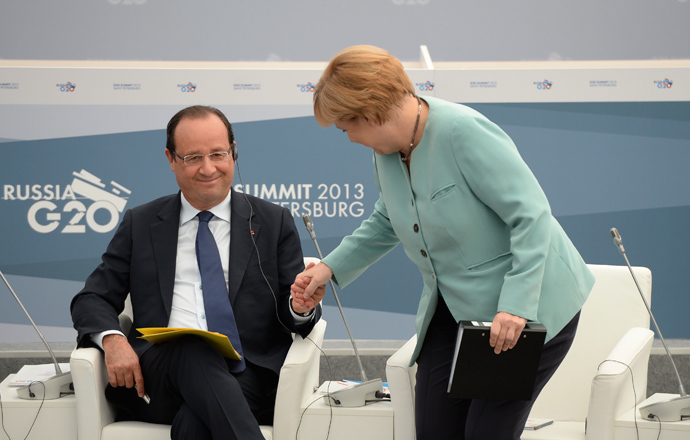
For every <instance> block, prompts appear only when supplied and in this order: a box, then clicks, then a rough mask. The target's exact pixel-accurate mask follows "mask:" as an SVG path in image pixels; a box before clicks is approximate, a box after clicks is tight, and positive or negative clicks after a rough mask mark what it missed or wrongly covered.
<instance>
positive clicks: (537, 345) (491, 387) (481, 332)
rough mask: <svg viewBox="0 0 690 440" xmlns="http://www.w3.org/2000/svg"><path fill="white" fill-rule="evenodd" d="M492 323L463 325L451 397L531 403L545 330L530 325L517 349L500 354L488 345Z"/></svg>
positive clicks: (455, 362) (449, 387) (451, 384)
mask: <svg viewBox="0 0 690 440" xmlns="http://www.w3.org/2000/svg"><path fill="white" fill-rule="evenodd" d="M490 326H491V322H478V321H462V322H461V323H460V325H459V328H458V339H457V342H456V345H455V357H454V358H453V364H452V367H451V368H452V369H451V374H450V381H449V382H448V394H449V395H450V396H451V397H455V398H462V399H490V400H531V399H532V390H533V388H534V381H535V379H536V375H537V368H538V366H539V359H540V357H541V351H542V348H543V347H544V340H545V338H546V328H545V327H544V326H543V325H541V324H534V323H528V324H527V325H526V326H525V329H524V330H523V331H522V334H521V335H520V340H519V341H518V343H517V344H515V347H513V348H512V349H510V350H508V351H503V352H501V354H496V353H494V349H493V348H491V346H490V345H489V336H490V335H489V331H490Z"/></svg>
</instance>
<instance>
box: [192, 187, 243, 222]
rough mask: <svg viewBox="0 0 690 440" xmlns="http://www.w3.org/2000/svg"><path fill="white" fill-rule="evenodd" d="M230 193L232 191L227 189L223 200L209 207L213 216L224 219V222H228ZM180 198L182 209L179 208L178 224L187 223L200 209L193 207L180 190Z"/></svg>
mask: <svg viewBox="0 0 690 440" xmlns="http://www.w3.org/2000/svg"><path fill="white" fill-rule="evenodd" d="M231 195H232V191H228V195H227V196H226V197H225V200H223V201H222V202H220V203H219V204H217V205H216V206H214V207H213V208H211V209H209V211H211V212H212V213H213V215H214V216H216V217H218V218H220V219H222V220H225V221H226V222H228V223H230V197H231ZM180 199H181V201H182V209H181V210H180V226H182V225H183V224H185V223H187V222H188V221H190V220H191V219H193V218H194V217H196V215H197V214H198V213H200V212H201V211H200V210H198V209H196V208H195V207H193V206H192V205H191V204H190V203H189V202H188V201H187V199H185V197H184V194H183V193H182V192H180Z"/></svg>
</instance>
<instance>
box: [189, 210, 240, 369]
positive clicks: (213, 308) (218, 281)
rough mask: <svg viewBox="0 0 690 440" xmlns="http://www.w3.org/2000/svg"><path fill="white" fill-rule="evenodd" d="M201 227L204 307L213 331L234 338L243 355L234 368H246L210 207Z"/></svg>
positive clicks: (198, 247) (202, 216)
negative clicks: (214, 233) (211, 226)
mask: <svg viewBox="0 0 690 440" xmlns="http://www.w3.org/2000/svg"><path fill="white" fill-rule="evenodd" d="M198 216H199V229H198V231H197V233H196V259H197V262H198V263H199V272H200V273H201V288H202V291H203V295H204V308H205V309H206V323H207V325H208V330H209V331H211V332H216V333H221V334H223V335H225V336H227V337H228V339H230V342H231V343H232V346H233V347H235V350H237V352H238V353H239V354H240V356H242V359H241V360H240V361H235V362H231V363H230V364H231V371H232V372H233V373H238V372H240V371H243V370H244V367H245V364H244V356H243V355H242V343H241V342H240V335H239V332H238V331H237V323H236V322H235V314H234V313H233V311H232V305H231V304H230V297H229V296H228V287H227V285H226V284H225V276H224V275H223V265H222V264H221V262H220V253H219V252H218V246H217V245H216V240H215V239H214V238H213V234H211V230H210V229H209V227H208V222H209V220H211V217H213V213H211V212H209V211H201V212H200V213H199V214H198Z"/></svg>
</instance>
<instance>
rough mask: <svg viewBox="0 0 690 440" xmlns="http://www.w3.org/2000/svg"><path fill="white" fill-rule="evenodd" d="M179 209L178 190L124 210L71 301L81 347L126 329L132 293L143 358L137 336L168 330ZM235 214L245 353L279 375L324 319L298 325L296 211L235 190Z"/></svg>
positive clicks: (235, 285)
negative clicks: (294, 308)
mask: <svg viewBox="0 0 690 440" xmlns="http://www.w3.org/2000/svg"><path fill="white" fill-rule="evenodd" d="M248 202H249V203H248ZM250 203H251V205H250ZM180 209H181V201H180V195H179V193H178V194H176V195H170V196H166V197H162V198H160V199H157V200H154V201H152V202H150V203H147V204H144V205H141V206H139V207H136V208H133V209H131V210H128V211H127V212H126V213H125V215H124V218H123V220H122V223H121V224H120V226H119V228H118V230H117V232H116V233H115V235H114V237H113V239H112V240H111V242H110V244H109V245H108V248H107V250H106V252H105V253H104V254H103V256H102V260H103V262H102V263H101V264H100V265H99V266H98V268H96V270H95V271H94V272H93V273H92V274H91V275H90V276H89V277H88V279H87V280H86V284H85V286H84V289H83V290H82V291H81V292H79V294H77V295H76V296H75V297H74V299H73V300H72V304H71V312H72V320H73V322H74V328H75V329H76V330H77V332H78V335H77V344H78V346H89V345H92V342H91V338H90V337H89V335H90V334H92V333H99V332H103V331H106V330H119V329H120V326H119V322H118V315H119V314H120V313H121V312H122V310H123V309H124V304H125V299H126V297H127V294H130V295H131V301H132V312H133V315H134V317H133V318H134V319H133V324H132V330H131V331H130V333H129V335H127V337H128V340H129V342H130V344H131V345H132V347H133V348H134V350H135V351H136V353H137V354H138V355H139V356H140V357H141V355H142V354H143V353H144V352H145V351H146V350H147V349H148V348H150V347H151V343H149V342H146V341H145V340H143V339H138V338H137V336H139V335H140V334H139V332H138V331H136V329H137V328H142V327H166V326H167V325H168V321H169V317H170V309H171V307H172V298H173V287H174V281H175V260H176V255H177V235H178V228H179V217H180ZM231 209H232V214H231V216H232V217H231V228H230V234H231V236H230V267H229V271H230V273H229V286H228V290H229V294H230V301H231V302H232V306H233V310H234V313H235V317H236V320H237V327H238V330H239V333H240V338H241V341H242V348H243V350H244V356H245V359H247V360H248V361H250V362H252V363H254V364H257V365H261V366H263V367H266V368H270V369H272V370H273V371H275V372H276V373H278V372H279V371H280V368H281V366H282V364H283V362H284V360H285V356H286V354H287V351H288V349H289V348H290V344H291V343H292V337H291V332H296V333H299V334H301V335H302V336H306V335H307V334H308V333H309V332H310V331H311V329H312V328H313V326H314V323H315V322H316V321H317V320H318V319H319V318H320V315H321V311H320V307H319V308H317V310H316V311H315V313H316V314H317V315H316V316H315V319H313V320H312V321H311V322H309V323H306V324H302V325H300V326H295V324H294V320H293V317H292V314H291V313H290V310H289V307H290V305H289V303H290V285H291V284H292V283H293V281H294V280H295V275H297V274H298V273H299V272H301V271H302V270H303V269H304V263H303V259H302V250H301V247H300V240H299V235H298V233H297V229H296V227H295V223H294V221H293V219H292V216H291V215H290V212H289V211H288V210H287V209H285V208H282V207H279V206H277V205H275V204H273V203H269V202H266V201H264V200H261V199H258V198H256V197H252V196H246V198H245V195H244V194H239V193H236V192H234V191H233V194H232V197H231ZM250 225H251V230H250ZM252 231H253V232H252ZM252 233H253V237H254V241H255V242H256V247H255V246H254V243H252ZM257 249H258V255H260V256H261V264H260V265H259V257H258V255H257ZM190 258H195V256H194V255H191V256H190ZM262 272H263V274H262ZM264 275H265V277H266V279H267V280H268V283H267V281H266V280H265V279H264ZM269 285H270V288H269ZM271 290H272V291H271Z"/></svg>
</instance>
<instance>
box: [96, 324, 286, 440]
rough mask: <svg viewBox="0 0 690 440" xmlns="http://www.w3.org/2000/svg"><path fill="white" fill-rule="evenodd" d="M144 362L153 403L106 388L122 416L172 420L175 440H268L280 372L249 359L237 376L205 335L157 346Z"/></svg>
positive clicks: (131, 393)
mask: <svg viewBox="0 0 690 440" xmlns="http://www.w3.org/2000/svg"><path fill="white" fill-rule="evenodd" d="M140 364H141V368H142V371H143V375H144V385H145V389H146V393H147V394H148V395H149V396H150V397H151V404H150V405H147V404H146V403H145V402H144V401H143V400H142V399H140V398H138V397H137V394H136V391H134V389H127V388H122V387H119V388H112V387H111V386H110V385H108V387H107V388H106V398H107V399H108V400H109V401H110V402H111V403H113V404H114V405H115V406H117V408H118V419H120V420H140V421H145V422H151V423H162V424H171V425H172V430H171V437H172V439H173V440H177V439H185V440H188V439H194V440H206V439H242V440H245V439H248V440H263V438H264V437H263V435H262V434H261V431H260V429H259V424H272V423H273V408H274V405H275V396H276V389H277V386H278V376H277V375H276V374H275V373H274V372H273V371H271V370H268V369H265V368H261V367H258V366H256V365H254V364H251V363H250V362H247V368H246V370H245V371H243V372H242V373H236V374H232V373H230V372H229V371H228V364H227V362H226V360H225V358H223V357H222V356H221V355H220V354H219V353H218V352H217V351H216V350H215V349H213V348H212V347H211V346H209V345H208V344H207V343H205V342H204V341H202V340H201V339H200V338H197V337H195V336H185V337H182V338H179V339H177V340H174V341H170V342H167V343H164V344H157V345H155V346H154V347H152V348H151V349H149V350H148V351H147V352H146V353H144V355H143V356H142V357H141V359H140Z"/></svg>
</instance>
